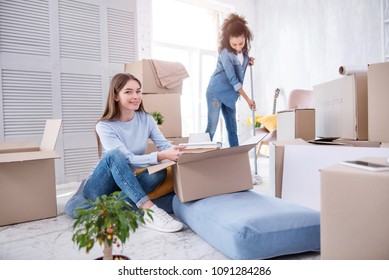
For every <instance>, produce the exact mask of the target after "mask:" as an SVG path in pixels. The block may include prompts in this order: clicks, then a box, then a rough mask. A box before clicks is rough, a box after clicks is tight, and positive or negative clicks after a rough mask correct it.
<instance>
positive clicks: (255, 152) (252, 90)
mask: <svg viewBox="0 0 389 280" xmlns="http://www.w3.org/2000/svg"><path fill="white" fill-rule="evenodd" d="M250 82H251V100H253V101H254V82H253V66H252V65H250ZM251 113H252V123H253V136H255V123H256V120H255V111H254V109H251ZM256 148H257V146H255V148H254V171H255V175H257V174H258V167H257V149H256Z"/></svg>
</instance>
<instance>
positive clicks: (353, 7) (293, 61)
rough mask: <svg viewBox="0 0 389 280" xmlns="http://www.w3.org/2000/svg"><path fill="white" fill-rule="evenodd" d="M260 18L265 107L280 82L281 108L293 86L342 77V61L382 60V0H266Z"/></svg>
mask: <svg viewBox="0 0 389 280" xmlns="http://www.w3.org/2000/svg"><path fill="white" fill-rule="evenodd" d="M256 19H257V21H256V28H255V30H256V35H257V36H256V44H257V48H258V52H257V56H258V61H257V62H259V63H258V64H259V68H260V69H259V71H257V76H256V82H257V88H258V89H259V90H260V95H261V97H260V101H261V104H266V106H264V107H263V108H262V106H261V110H264V111H265V112H270V111H271V108H272V107H271V105H270V104H272V101H271V100H269V99H271V98H272V96H273V92H274V89H275V88H276V87H280V88H281V89H282V92H283V96H282V97H284V99H282V98H281V100H279V103H278V105H279V106H278V108H279V109H282V107H283V106H285V104H284V102H283V101H285V100H286V98H287V94H288V93H289V92H290V91H291V90H292V89H294V88H306V89H312V87H313V86H314V85H316V84H320V83H323V82H326V81H329V80H333V79H337V78H340V77H341V76H340V75H339V73H338V69H339V66H341V65H347V64H349V65H350V64H355V65H367V64H368V63H375V62H381V61H383V43H382V26H383V20H382V10H381V0H369V1H366V0H341V1H339V0H314V1H311V0H287V1H285V0H261V1H258V6H257V17H256ZM269 101H270V102H269ZM265 107H266V108H265Z"/></svg>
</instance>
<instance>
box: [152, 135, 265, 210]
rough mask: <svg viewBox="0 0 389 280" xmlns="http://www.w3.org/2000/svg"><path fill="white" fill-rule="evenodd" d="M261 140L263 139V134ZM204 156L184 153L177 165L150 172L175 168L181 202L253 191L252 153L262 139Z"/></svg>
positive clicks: (155, 166) (175, 187)
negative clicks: (250, 159)
mask: <svg viewBox="0 0 389 280" xmlns="http://www.w3.org/2000/svg"><path fill="white" fill-rule="evenodd" d="M260 137H262V138H263V136H262V135H261V136H260ZM260 137H256V136H254V137H252V138H251V139H249V140H248V141H246V142H245V143H244V144H243V145H241V146H237V147H229V148H222V149H218V150H213V151H207V152H204V153H183V154H181V156H180V157H179V159H178V161H177V162H173V161H166V162H163V163H161V164H158V165H154V166H150V167H149V168H148V170H149V173H153V172H156V171H158V170H161V169H162V168H166V167H167V166H173V178H174V190H175V193H176V194H177V196H178V198H179V199H180V201H181V202H187V201H192V200H197V199H201V198H205V197H210V196H215V195H220V194H226V193H232V192H238V191H244V190H249V189H252V188H253V181H252V174H251V167H250V161H249V154H248V152H249V151H250V150H251V149H252V148H254V147H255V146H256V145H257V143H258V142H259V141H260V140H261V139H259V138H260Z"/></svg>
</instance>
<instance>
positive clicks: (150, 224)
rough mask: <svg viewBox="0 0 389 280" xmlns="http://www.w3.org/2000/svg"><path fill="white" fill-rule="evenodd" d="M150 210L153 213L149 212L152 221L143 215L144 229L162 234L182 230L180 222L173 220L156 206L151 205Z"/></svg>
mask: <svg viewBox="0 0 389 280" xmlns="http://www.w3.org/2000/svg"><path fill="white" fill-rule="evenodd" d="M150 209H151V210H153V212H150V215H151V216H152V217H153V219H151V218H150V217H149V215H147V213H145V214H144V219H145V223H144V224H143V226H144V227H146V228H152V229H155V230H158V231H162V232H176V231H180V230H181V229H182V227H183V224H182V223H181V222H179V221H176V220H174V219H173V218H172V217H171V216H170V215H169V214H168V213H166V212H165V211H164V210H163V209H161V208H159V207H158V206H157V205H153V206H152V207H151V208H150Z"/></svg>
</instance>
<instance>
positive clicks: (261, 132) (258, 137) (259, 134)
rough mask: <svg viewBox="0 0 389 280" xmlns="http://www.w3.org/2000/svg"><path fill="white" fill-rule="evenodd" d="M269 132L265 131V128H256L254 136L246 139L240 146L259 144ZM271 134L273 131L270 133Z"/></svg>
mask: <svg viewBox="0 0 389 280" xmlns="http://www.w3.org/2000/svg"><path fill="white" fill-rule="evenodd" d="M269 133H270V132H269V131H268V130H267V129H266V128H262V127H261V128H258V129H256V130H255V135H254V136H252V137H250V138H249V139H247V140H246V141H244V142H243V143H242V144H241V146H244V145H252V144H254V145H256V144H258V143H259V142H261V141H262V140H264V139H265V137H266V136H267V135H269ZM271 133H273V131H272V132H271Z"/></svg>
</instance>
